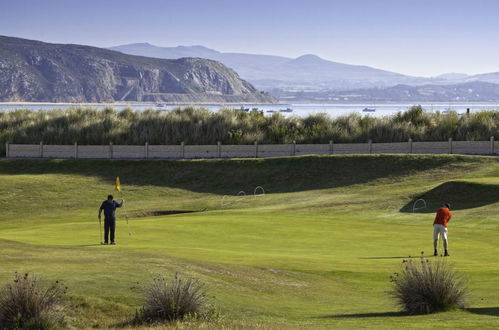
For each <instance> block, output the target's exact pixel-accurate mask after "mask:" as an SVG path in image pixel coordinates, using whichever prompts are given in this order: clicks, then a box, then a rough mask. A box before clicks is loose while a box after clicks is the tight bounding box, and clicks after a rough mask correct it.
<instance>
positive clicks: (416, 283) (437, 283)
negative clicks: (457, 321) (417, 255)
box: [390, 257, 467, 314]
mask: <svg viewBox="0 0 499 330" xmlns="http://www.w3.org/2000/svg"><path fill="white" fill-rule="evenodd" d="M403 264H404V266H403V270H402V272H401V273H400V274H399V273H395V275H394V276H391V277H390V278H391V281H392V282H393V285H394V288H393V291H392V292H391V295H392V296H393V297H394V298H395V299H396V301H397V303H398V304H399V305H400V306H401V307H402V309H403V310H404V311H405V312H407V313H409V314H429V313H435V312H441V311H448V310H451V309H456V308H464V307H465V300H466V296H467V288H466V285H465V283H464V280H463V278H462V277H461V276H460V275H459V274H457V273H456V272H455V271H454V269H453V268H452V267H451V266H450V265H449V264H447V263H446V262H445V261H444V260H443V259H439V260H437V261H430V260H428V259H425V258H423V257H421V259H420V260H419V261H412V260H409V261H407V260H404V263H403Z"/></svg>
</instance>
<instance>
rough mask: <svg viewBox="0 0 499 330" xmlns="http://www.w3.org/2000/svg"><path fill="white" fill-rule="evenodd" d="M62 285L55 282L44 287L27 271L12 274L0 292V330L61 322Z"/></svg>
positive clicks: (51, 326)
mask: <svg viewBox="0 0 499 330" xmlns="http://www.w3.org/2000/svg"><path fill="white" fill-rule="evenodd" d="M65 294H66V288H65V287H64V286H63V285H62V284H61V283H59V282H58V281H56V282H55V283H53V284H52V285H50V286H49V287H44V286H43V285H42V284H41V283H40V281H39V280H38V279H37V278H36V277H34V276H32V275H29V274H28V273H26V274H24V275H21V274H18V273H16V274H15V277H14V281H13V283H10V284H7V285H5V286H4V287H3V288H2V289H1V291H0V329H54V328H60V327H64V325H65V307H64V304H63V302H62V298H63V297H64V295H65Z"/></svg>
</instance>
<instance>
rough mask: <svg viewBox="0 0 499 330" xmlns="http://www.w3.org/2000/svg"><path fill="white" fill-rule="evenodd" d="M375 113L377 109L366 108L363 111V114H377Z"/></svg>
mask: <svg viewBox="0 0 499 330" xmlns="http://www.w3.org/2000/svg"><path fill="white" fill-rule="evenodd" d="M375 111H376V109H374V108H367V107H366V108H364V109H362V112H375Z"/></svg>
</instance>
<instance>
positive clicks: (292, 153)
mask: <svg viewBox="0 0 499 330" xmlns="http://www.w3.org/2000/svg"><path fill="white" fill-rule="evenodd" d="M295 155H296V141H293V145H292V146H291V156H295Z"/></svg>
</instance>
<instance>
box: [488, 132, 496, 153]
mask: <svg viewBox="0 0 499 330" xmlns="http://www.w3.org/2000/svg"><path fill="white" fill-rule="evenodd" d="M489 153H490V154H491V155H493V154H494V153H495V152H494V137H493V136H491V137H490V147H489Z"/></svg>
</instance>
